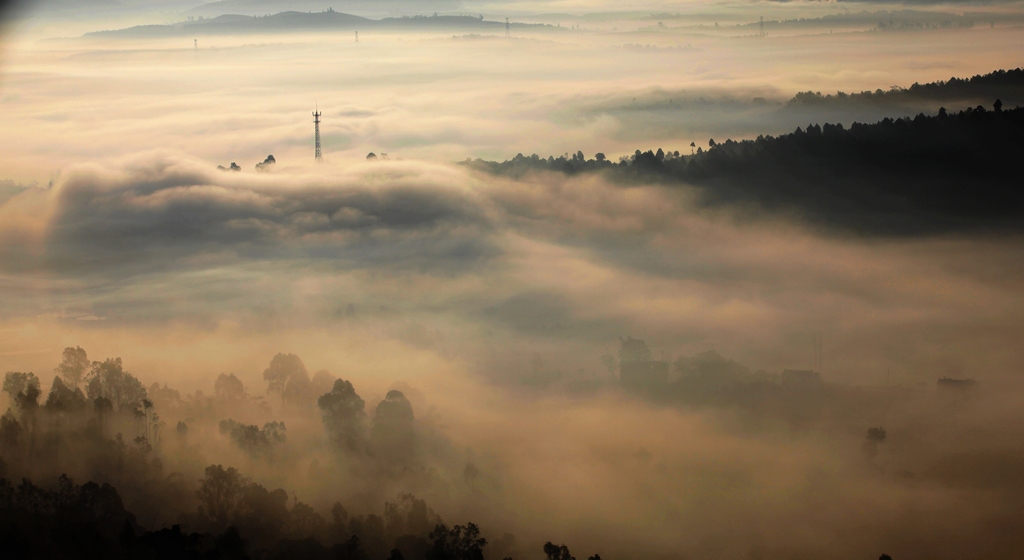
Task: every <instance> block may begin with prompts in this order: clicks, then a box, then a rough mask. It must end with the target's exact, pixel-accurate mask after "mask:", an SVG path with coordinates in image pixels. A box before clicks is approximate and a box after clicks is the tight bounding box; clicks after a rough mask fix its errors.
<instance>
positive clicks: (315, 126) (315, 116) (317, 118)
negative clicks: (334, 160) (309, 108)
mask: <svg viewBox="0 0 1024 560" xmlns="http://www.w3.org/2000/svg"><path fill="white" fill-rule="evenodd" d="M313 130H315V131H316V161H317V162H321V161H323V160H324V158H323V156H321V155H320V110H319V108H318V109H317V110H315V111H313Z"/></svg>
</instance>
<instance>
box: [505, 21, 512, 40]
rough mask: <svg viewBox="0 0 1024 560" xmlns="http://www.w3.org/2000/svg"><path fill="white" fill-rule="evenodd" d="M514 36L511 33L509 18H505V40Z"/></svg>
mask: <svg viewBox="0 0 1024 560" xmlns="http://www.w3.org/2000/svg"><path fill="white" fill-rule="evenodd" d="M511 36H512V34H511V33H510V32H509V25H508V18H505V38H506V39H507V38H509V37H511Z"/></svg>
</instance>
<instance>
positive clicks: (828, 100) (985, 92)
mask: <svg viewBox="0 0 1024 560" xmlns="http://www.w3.org/2000/svg"><path fill="white" fill-rule="evenodd" d="M1022 98H1024V69H1022V68H1015V69H1013V70H996V71H995V72H991V73H989V74H984V75H982V74H979V75H976V76H973V77H971V78H957V77H952V78H950V79H948V80H946V81H938V82H929V83H927V84H919V83H916V82H915V83H914V84H913V85H911V86H910V87H907V88H902V87H896V86H893V87H892V88H890V89H888V90H881V89H877V90H875V91H862V92H860V93H844V92H842V91H839V92H836V94H835V95H832V94H826V95H822V94H821V92H818V91H803V92H800V93H797V94H796V95H795V96H793V98H792V99H790V100H789V102H788V103H787V105H789V106H791V107H800V106H833V107H836V106H843V105H850V104H855V103H870V104H876V105H892V104H909V103H916V102H921V101H936V102H940V103H942V102H945V103H952V102H956V101H969V102H974V103H977V102H981V101H983V100H991V99H1003V100H1005V101H1006V102H1007V104H1017V103H1018V102H1020V101H1021V100H1022Z"/></svg>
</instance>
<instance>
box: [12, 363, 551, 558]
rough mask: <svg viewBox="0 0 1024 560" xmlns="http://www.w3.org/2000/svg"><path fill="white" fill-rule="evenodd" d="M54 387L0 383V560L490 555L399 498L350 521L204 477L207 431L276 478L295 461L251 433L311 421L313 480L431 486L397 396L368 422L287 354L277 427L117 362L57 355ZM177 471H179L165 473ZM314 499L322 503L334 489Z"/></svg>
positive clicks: (510, 545) (323, 377)
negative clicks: (3, 403)
mask: <svg viewBox="0 0 1024 560" xmlns="http://www.w3.org/2000/svg"><path fill="white" fill-rule="evenodd" d="M54 373H55V376H54V378H53V381H52V382H51V384H50V387H49V390H48V392H47V393H46V394H45V396H44V392H43V390H42V388H41V384H40V380H39V378H38V376H36V375H35V374H34V373H32V372H7V373H6V374H5V376H4V382H3V391H4V392H5V393H7V395H8V397H9V400H10V403H11V406H10V408H9V409H8V410H7V411H6V413H4V414H3V416H0V551H3V556H4V558H33V559H34V558H105V559H107V558H132V559H134V558H145V559H165V558H166V559H170V558H183V559H184V558H203V559H207V558H209V559H215V558H225V559H226V558H231V559H241V558H254V559H255V558H265V559H278V558H280V559H285V558H303V559H309V560H317V559H340V560H385V559H388V560H399V559H408V560H483V558H484V552H483V551H484V549H485V547H487V546H488V544H489V543H488V540H487V539H486V538H484V537H483V536H481V530H480V528H479V527H478V526H477V525H476V524H474V523H467V524H465V525H454V526H451V527H449V526H448V525H446V524H445V522H444V521H443V520H442V518H441V516H440V515H438V514H437V513H435V512H434V511H433V510H432V509H431V508H430V507H428V506H427V504H426V502H425V501H424V500H422V499H419V498H416V497H415V496H414V495H413V494H411V493H408V492H399V493H398V495H397V498H396V499H394V500H393V501H385V503H384V508H383V511H378V512H376V513H366V514H357V513H354V512H352V513H350V512H349V511H348V510H347V509H346V508H345V507H344V506H343V505H342V503H341V501H334V503H333V506H331V507H330V508H329V514H327V512H324V514H322V513H321V512H320V511H317V509H316V508H314V507H313V506H312V505H310V504H307V503H304V502H302V501H299V500H298V498H297V497H296V496H295V495H294V494H290V493H289V492H288V491H287V490H285V489H283V488H273V487H268V486H264V485H262V484H260V483H258V482H256V481H255V480H253V479H251V478H249V477H247V476H245V475H244V474H243V472H241V471H240V470H238V469H237V468H235V467H232V466H225V465H223V464H207V463H197V462H198V461H202V460H203V459H202V451H201V449H200V447H201V444H200V443H199V438H200V435H201V434H202V433H203V430H207V434H209V433H210V432H213V433H215V434H219V436H220V438H221V439H220V440H214V441H213V443H214V445H218V444H221V442H225V440H226V442H225V443H229V444H230V445H232V446H234V447H235V448H236V449H237V450H238V451H239V452H240V453H241V454H242V456H243V457H245V458H247V460H248V461H249V462H248V463H247V464H249V465H250V467H253V468H261V469H262V470H266V469H263V467H267V468H270V469H271V470H274V468H275V467H280V466H281V465H282V463H283V462H285V461H288V460H293V461H294V460H295V457H291V458H289V457H286V456H285V455H286V454H287V453H288V452H287V450H286V448H285V447H284V446H285V445H286V444H287V442H288V430H287V426H286V425H285V422H284V421H280V420H271V421H269V422H267V421H263V422H261V421H260V420H258V419H266V418H268V417H273V415H274V414H282V413H283V414H289V415H290V416H289V417H290V418H300V419H301V418H303V417H306V418H308V417H315V416H316V415H318V416H319V420H320V424H321V426H322V432H321V433H322V436H321V437H320V438H318V439H319V440H320V442H321V443H320V444H318V445H322V446H323V447H325V448H326V449H327V450H328V451H329V452H332V453H333V456H334V457H335V458H336V460H335V461H332V462H331V463H330V464H323V465H322V464H320V463H319V461H313V463H312V464H311V465H310V466H309V469H308V470H309V472H310V476H313V477H317V478H326V476H327V473H328V471H329V469H332V468H333V469H338V468H346V467H351V466H352V465H353V464H355V465H358V468H354V469H351V468H350V469H348V470H347V471H346V475H347V476H349V477H353V478H354V477H357V476H358V477H361V478H359V479H356V480H355V484H366V485H368V486H372V485H374V484H375V483H379V482H380V481H381V480H385V479H386V480H401V477H402V476H404V475H407V474H408V473H410V472H413V473H415V472H417V471H422V470H425V468H424V467H423V466H422V465H421V464H420V457H419V455H418V453H419V451H418V450H419V447H420V446H421V443H420V442H419V441H418V437H420V434H418V433H417V428H416V424H415V415H414V412H413V408H412V404H411V403H410V402H409V400H408V399H407V398H406V397H405V395H404V394H403V393H402V392H401V391H397V390H391V391H389V392H388V393H387V395H386V397H385V398H384V399H383V400H381V401H380V402H379V403H378V404H377V405H376V407H375V409H374V410H373V411H372V414H368V413H367V411H366V403H365V401H364V400H363V399H362V397H360V396H359V394H358V393H357V392H356V389H355V387H354V386H353V385H352V383H351V382H350V381H347V380H342V379H337V378H335V377H334V376H333V375H331V374H330V373H329V372H327V371H325V370H321V371H318V372H316V373H315V374H314V375H313V376H310V375H309V374H308V372H307V370H306V367H305V365H304V364H303V363H302V360H301V359H299V357H298V356H296V355H294V354H283V353H282V354H277V355H276V356H274V357H273V359H272V360H271V361H270V364H269V366H268V367H267V368H266V369H265V370H264V371H263V379H264V380H265V381H266V383H267V394H268V395H269V396H270V397H272V398H274V399H279V402H280V405H281V406H280V409H279V410H278V411H277V412H275V411H274V410H273V409H272V408H271V406H270V404H269V403H268V402H267V400H266V399H264V398H263V397H251V396H250V395H249V394H248V392H247V390H246V388H245V387H244V385H243V384H242V382H241V380H239V379H238V377H236V376H235V375H234V374H221V375H219V376H218V377H217V379H216V381H215V383H214V393H213V395H205V394H203V393H202V392H201V391H197V392H196V393H195V394H194V395H182V394H181V393H179V392H178V391H176V390H174V389H172V388H170V387H168V386H167V385H163V386H161V385H160V384H158V383H154V384H152V385H151V386H150V387H149V388H148V389H147V388H146V387H145V386H144V385H143V384H142V383H141V382H140V381H139V380H138V378H136V377H135V376H134V375H132V373H130V372H129V371H127V370H126V369H125V368H124V365H123V364H122V362H121V359H120V358H114V359H107V360H104V361H90V360H89V358H88V355H87V353H86V351H85V350H84V349H82V348H80V347H74V348H66V349H65V350H64V353H63V360H62V361H61V363H60V364H59V365H58V366H57V367H56V368H55V370H54ZM83 388H84V390H83ZM157 410H159V411H160V414H161V415H164V416H165V417H167V419H168V422H165V421H164V420H162V419H161V417H160V415H158V414H157ZM179 418H180V420H179ZM253 422H255V423H253ZM261 423H262V426H261V425H260V424H261ZM168 424H169V425H168ZM210 428H213V429H210ZM207 437H208V436H207ZM214 437H216V436H214ZM292 454H293V455H295V450H294V449H293V450H292ZM172 462H173V463H174V464H176V465H178V466H179V467H181V468H182V470H175V471H172V472H167V471H168V469H167V468H166V466H165V464H167V463H172ZM200 465H206V466H205V467H204V466H200ZM467 468H470V467H469V466H467ZM472 468H474V469H475V467H472ZM367 472H371V473H374V474H372V475H368V474H366V473H367ZM359 473H362V474H359ZM78 480H87V481H89V482H86V483H84V484H81V485H79V484H78V483H77V482H76V481H78ZM19 481H20V482H19ZM320 486H321V491H329V490H330V483H329V482H323V483H322V484H321V485H320ZM321 502H322V500H321ZM328 503H330V502H328ZM378 503H379V502H378ZM514 540H515V537H514V536H513V535H511V534H508V533H505V534H504V535H503V536H502V537H501V538H499V539H496V540H495V541H494V542H493V543H491V549H492V550H493V551H494V554H493V555H491V557H493V558H508V557H510V556H511V555H512V554H516V553H517V551H518V549H516V548H515V547H514ZM549 544H550V543H549ZM552 546H553V545H552ZM555 548H556V549H557V550H555V552H558V554H559V555H561V554H562V549H561V548H559V547H555ZM563 548H564V547H563ZM552 550H554V549H552ZM566 550H567V549H566ZM559 558H561V556H559Z"/></svg>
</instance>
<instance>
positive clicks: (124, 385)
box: [86, 358, 146, 411]
mask: <svg viewBox="0 0 1024 560" xmlns="http://www.w3.org/2000/svg"><path fill="white" fill-rule="evenodd" d="M88 380H89V383H88V385H86V393H87V394H88V395H89V400H92V401H95V400H96V399H98V398H101V397H102V398H105V399H107V400H108V401H110V405H111V406H112V407H113V409H114V410H115V411H116V410H121V409H122V408H128V409H129V410H130V409H134V408H137V407H139V406H141V405H142V401H143V399H145V398H146V388H145V387H143V386H142V383H141V382H139V380H138V379H136V378H135V376H133V375H132V374H130V373H128V372H127V371H125V370H124V367H123V366H122V364H121V358H114V359H110V358H108V359H106V360H104V361H102V362H93V363H92V370H90V371H89V376H88Z"/></svg>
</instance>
